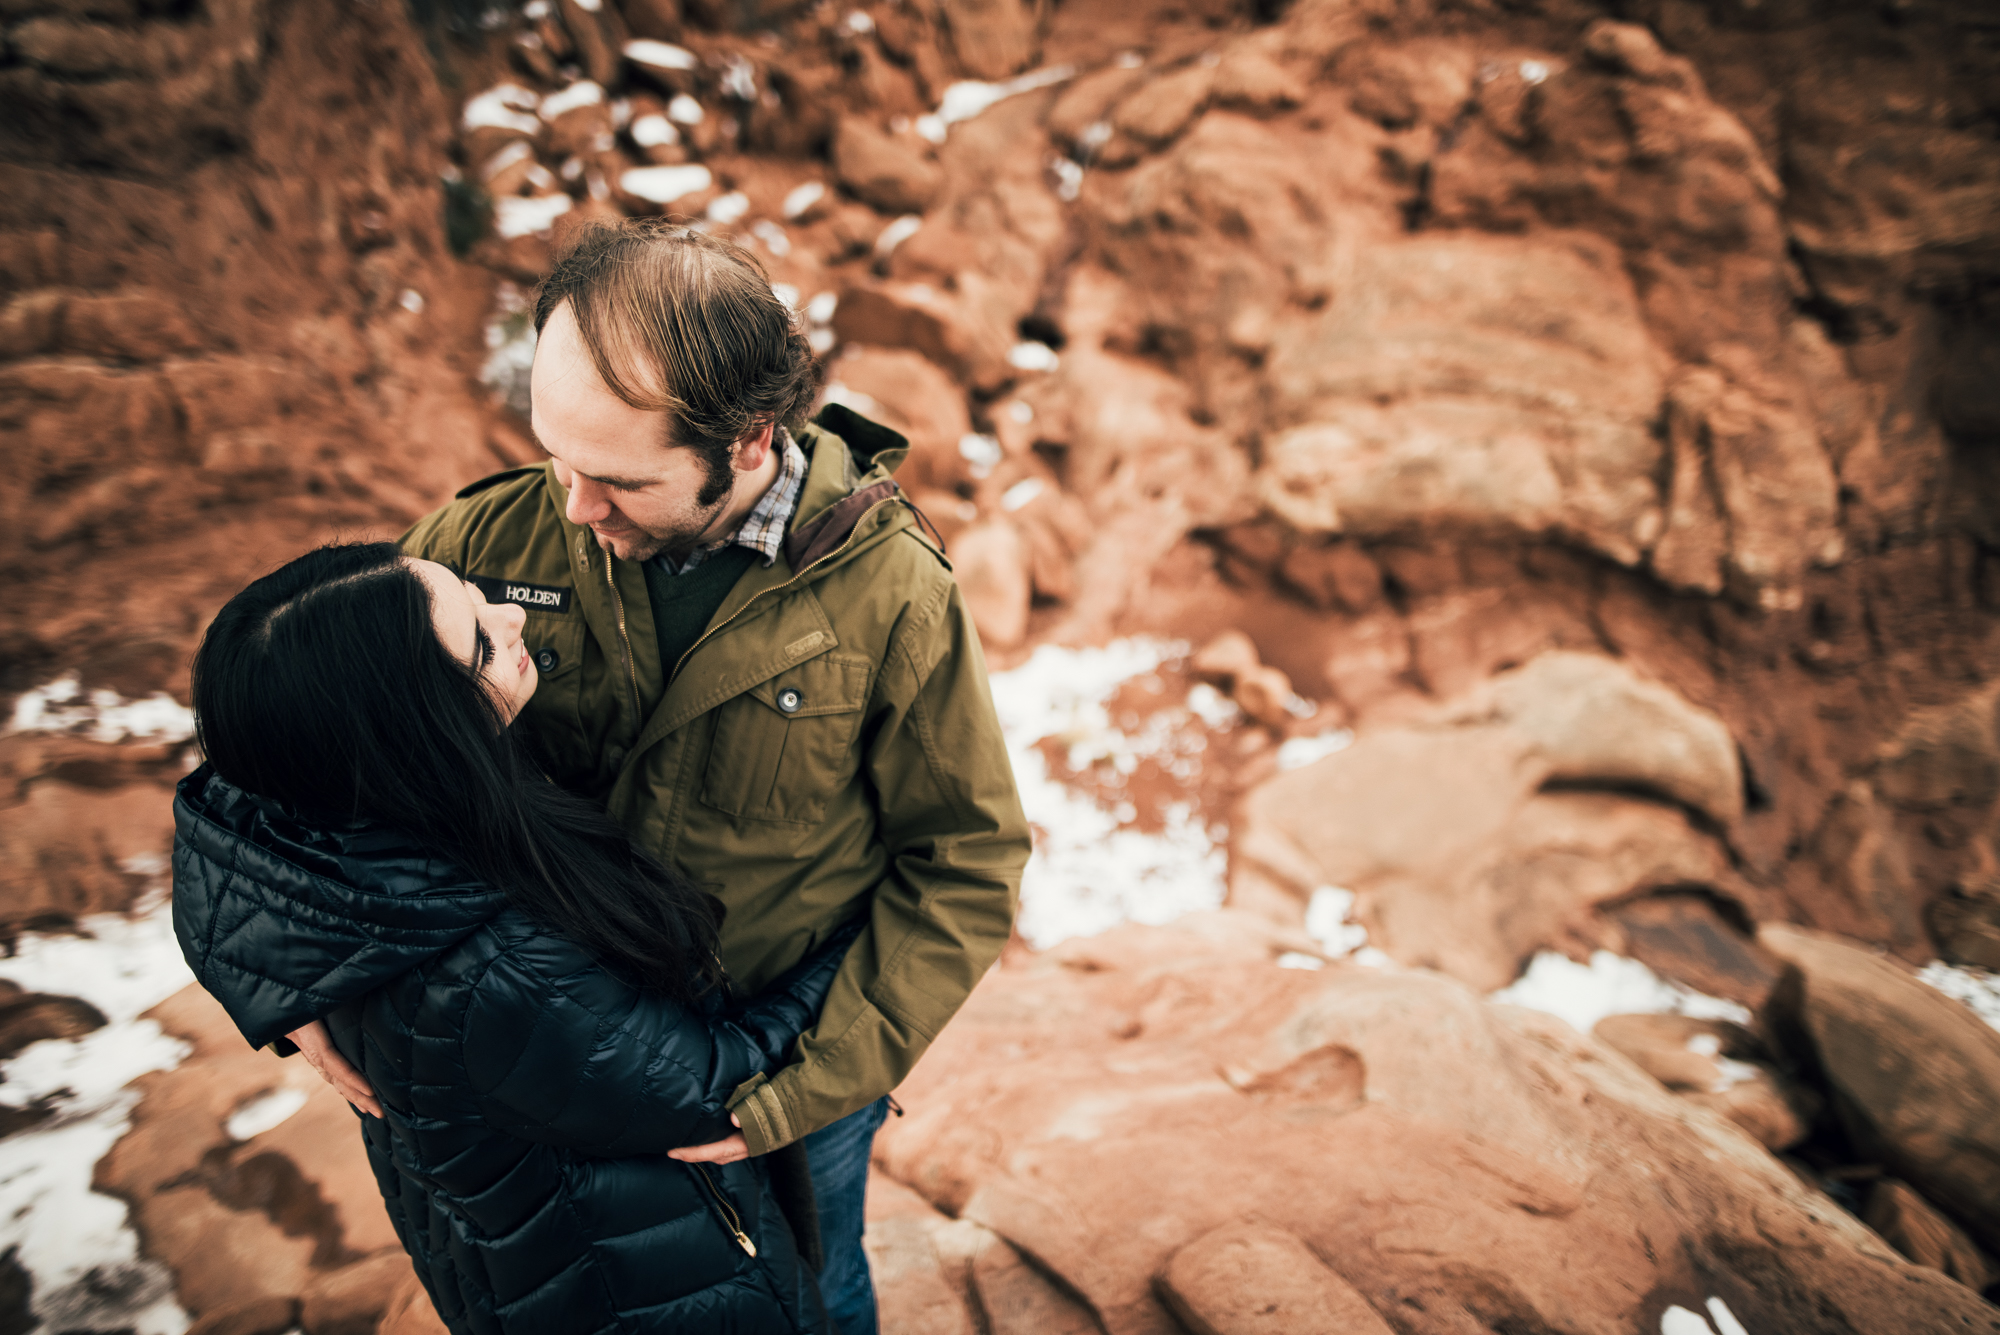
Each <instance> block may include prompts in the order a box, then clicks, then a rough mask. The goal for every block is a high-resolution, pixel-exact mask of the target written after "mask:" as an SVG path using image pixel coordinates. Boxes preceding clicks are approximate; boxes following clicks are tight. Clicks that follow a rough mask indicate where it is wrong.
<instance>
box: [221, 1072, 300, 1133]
mask: <svg viewBox="0 0 2000 1335" xmlns="http://www.w3.org/2000/svg"><path fill="white" fill-rule="evenodd" d="M305 1106H306V1092H305V1091H304V1090H303V1089H293V1088H292V1087H290V1086H289V1085H287V1086H284V1087H282V1088H279V1089H267V1090H265V1091H264V1092H263V1093H262V1094H259V1095H258V1096H257V1097H256V1098H254V1099H247V1100H245V1101H244V1102H243V1103H242V1104H241V1105H239V1106H238V1107H237V1109H236V1111H235V1112H233V1113H231V1114H229V1120H228V1121H226V1122H224V1123H223V1124H222V1129H223V1130H224V1131H227V1132H228V1133H229V1138H230V1139H231V1140H250V1139H253V1138H254V1137H257V1136H261V1135H263V1134H264V1133H265V1132H266V1131H269V1130H270V1129H271V1128H272V1127H275V1126H280V1125H282V1124H283V1123H284V1121H285V1119H286V1118H288V1117H290V1116H291V1115H292V1114H293V1113H295V1112H297V1111H298V1110H299V1109H301V1108H303V1107H305Z"/></svg>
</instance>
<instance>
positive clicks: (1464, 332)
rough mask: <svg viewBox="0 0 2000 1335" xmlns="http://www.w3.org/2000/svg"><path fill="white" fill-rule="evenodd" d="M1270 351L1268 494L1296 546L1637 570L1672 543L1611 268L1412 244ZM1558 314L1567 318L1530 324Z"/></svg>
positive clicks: (1384, 256) (1645, 378)
mask: <svg viewBox="0 0 2000 1335" xmlns="http://www.w3.org/2000/svg"><path fill="white" fill-rule="evenodd" d="M1352 264H1353V271H1352V275H1351V277H1348V278H1347V279H1346V281H1344V282H1343V283H1341V284H1340V286H1339V290H1338V292H1337V293H1336V294H1335V296H1334V297H1333V299H1332V300H1331V301H1330V302H1328V303H1326V305H1325V309H1324V312H1323V313H1322V314H1321V315H1319V316H1318V317H1316V318H1315V320H1314V322H1313V323H1312V324H1311V325H1310V326H1309V327H1307V328H1306V329H1304V330H1302V331H1301V333H1300V335H1299V336H1297V337H1292V338H1287V339H1284V340H1280V341H1279V342H1277V343H1276V344H1275V345H1274V346H1273V347H1272V350H1271V354H1270V359H1269V362H1268V364H1267V373H1266V379H1267V382H1268V384H1269V387H1270V391H1271V393H1272V395H1273V396H1274V400H1275V403H1274V406H1275V407H1276V409H1277V413H1278V415H1279V418H1280V420H1281V421H1283V420H1290V421H1293V422H1297V423H1298V425H1296V426H1292V427H1290V428H1289V429H1287V430H1284V431H1281V432H1277V433H1275V434H1274V437H1273V439H1272V440H1271V441H1270V443H1269V444H1268V445H1267V452H1266V459H1267V462H1266V464H1265V467H1264V470H1263V471H1262V473H1261V475H1260V490H1259V495H1260V496H1261V497H1262V498H1263V500H1264V501H1265V503H1266V504H1267V505H1268V506H1269V507H1270V509H1271V510H1272V512H1273V513H1275V514H1278V515H1279V516H1281V517H1282V518H1284V519H1286V520H1287V521H1288V522H1290V523H1291V524H1293V525H1294V526H1295V527H1297V528H1299V529H1300V530H1301V531H1303V532H1312V533H1334V532H1350V533H1355V534H1361V535H1376V536H1393V535H1396V534H1404V533H1410V532H1414V531H1417V530H1419V529H1423V530H1427V531H1430V532H1434V533H1435V532H1471V533H1522V534H1563V535H1567V536H1569V537H1571V538H1573V539H1575V540H1577V541H1580V542H1582V543H1584V544H1585V545H1587V546H1590V547H1592V548H1594V549H1596V550H1598V551H1601V552H1603V553H1604V554H1605V555H1607V556H1610V557H1612V558H1613V559H1614V560H1618V561H1621V562H1625V563H1627V564H1635V563H1637V562H1638V561H1639V560H1640V558H1641V557H1642V556H1643V554H1644V553H1645V551H1646V550H1647V549H1648V548H1649V547H1651V545H1652V544H1653V542H1654V541H1655V539H1657V538H1658V537H1659V534H1660V531H1661V522H1662V521H1661V512H1660V496H1659V494H1658V491H1657V488H1656V485H1655V482H1654V476H1655V474H1656V472H1657V471H1658V468H1659V463H1660V457H1661V455H1660V447H1659V443H1658V442H1657V441H1656V440H1655V439H1654V437H1653V433H1652V422H1653V420H1654V419H1655V418H1656V416H1657V415H1658V409H1659V403H1660V396H1661V388H1662V386H1661V374H1660V369H1659V359H1658V354H1657V353H1656V352H1655V350H1654V349H1653V346H1652V344H1651V341H1650V339H1649V337H1648V335H1647V332H1646V328H1645V325H1644V322H1643V320H1642V319H1641V316H1640V313H1639V309H1638V304H1637V301H1636V299H1635V298H1634V296H1633V293H1632V290H1631V288H1630V285H1629V282H1628V280H1626V278H1625V277H1624V275H1623V274H1622V272H1620V270H1619V268H1618V265H1617V261H1616V260H1615V258H1614V257H1612V256H1610V255H1607V254H1604V253H1602V252H1600V251H1599V250H1597V249H1595V248H1592V247H1589V246H1581V245H1580V246H1574V247H1572V246H1562V245H1554V244H1524V243H1518V242H1508V243H1505V244H1502V243H1499V242H1498V241H1497V240H1493V239H1483V238H1478V239H1476V238H1471V237H1453V238H1439V239H1431V238H1415V239H1410V240H1404V241H1396V242H1384V243H1380V244H1376V245H1370V246H1364V247H1362V248H1360V249H1359V250H1358V251H1357V253H1356V254H1355V257H1354V259H1353V261H1352ZM1555 310H1560V311H1562V312H1563V313H1564V314H1563V317H1562V318H1561V319H1560V320H1559V321H1555V322H1547V321H1542V320H1539V319H1537V318H1531V317H1530V315H1529V313H1530V312H1541V311H1555Z"/></svg>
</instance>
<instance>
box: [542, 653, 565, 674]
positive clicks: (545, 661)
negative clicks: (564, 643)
mask: <svg viewBox="0 0 2000 1335" xmlns="http://www.w3.org/2000/svg"><path fill="white" fill-rule="evenodd" d="M560 662H562V655H561V654H558V653H557V652H556V651H555V650H553V649H538V650H536V651H535V666H536V667H538V668H540V669H541V670H542V671H544V672H554V671H555V670H556V664H558V663H560Z"/></svg>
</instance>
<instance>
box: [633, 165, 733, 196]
mask: <svg viewBox="0 0 2000 1335" xmlns="http://www.w3.org/2000/svg"><path fill="white" fill-rule="evenodd" d="M714 183H715V177H714V175H713V174H712V173H711V172H710V171H709V170H708V168H706V167H704V166H702V165H701V164H700V163H698V162H692V163H688V164H686V165H684V166H679V167H634V168H632V169H631V170H630V171H625V172H620V173H619V175H618V187H619V189H621V190H623V191H624V192H625V193H626V194H628V195H637V196H638V197H639V198H641V199H645V200H651V201H652V202H653V203H655V204H671V203H673V202H674V201H675V200H677V199H679V198H681V197H682V196H683V195H692V194H694V193H696V192H697V191H701V190H706V189H708V187H709V186H711V185H713V184H714Z"/></svg>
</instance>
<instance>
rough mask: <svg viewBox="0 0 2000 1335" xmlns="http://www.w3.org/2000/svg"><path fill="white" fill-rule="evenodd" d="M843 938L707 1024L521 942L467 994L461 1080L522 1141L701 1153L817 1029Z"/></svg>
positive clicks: (555, 940) (550, 949) (590, 967)
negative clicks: (751, 1092) (743, 1092)
mask: <svg viewBox="0 0 2000 1335" xmlns="http://www.w3.org/2000/svg"><path fill="white" fill-rule="evenodd" d="M854 936H855V933H854V932H852V931H847V932H843V933H840V934H838V935H836V937H834V938H833V939H832V940H830V941H829V943H828V944H827V945H826V946H824V947H822V948H821V949H820V950H819V951H818V952H816V953H815V954H813V955H812V956H811V957H809V958H808V959H807V960H806V962H805V963H803V964H801V965H800V966H799V967H798V968H796V969H794V970H793V971H792V972H791V973H789V974H787V975H786V976H784V977H783V978H780V979H779V980H778V981H777V982H776V983H775V984H773V985H772V986H771V987H770V988H769V989H767V990H766V991H765V992H764V993H763V994H762V995H760V996H759V997H758V998H757V999H756V1000H755V1001H754V1002H752V1003H750V1004H749V1005H748V1006H745V1007H743V1008H742V1009H740V1010H738V1011H735V1012H733V1013H731V1014H729V1015H725V1016H717V1017H710V1016H702V1015H699V1014H697V1013H695V1012H693V1011H690V1010H688V1009H687V1008H685V1007H683V1006H680V1005H678V1004H676V1003H674V1002H672V1001H669V1000H667V999H666V998H664V997H661V996H658V995H656V994H652V993H647V992H642V991H640V990H638V989H636V988H633V987H631V986H629V985H627V984H625V983H623V982H621V981H620V980H619V979H618V978H616V977H615V976H614V975H612V974H610V973H609V972H607V971H606V970H605V969H604V968H603V967H601V966H600V965H598V964H597V963H595V962H594V961H593V960H591V959H590V957H589V956H588V955H587V954H585V953H584V952H583V951H581V950H579V949H578V948H577V947H576V946H575V945H574V944H572V943H570V942H568V941H565V940H563V939H562V938H560V937H555V936H550V935H546V934H536V935H532V936H524V937H522V938H519V939H516V940H513V941H511V942H509V943H507V944H506V946H505V948H504V949H503V950H501V952H500V953H499V954H497V955H496V956H495V958H494V959H493V961H492V962H491V964H490V965H489V966H488V967H487V968H486V969H485V971H484V972H483V973H482V974H481V975H480V976H479V977H478V978H477V980H476V982H474V984H473V986H472V987H471V990H470V994H469V997H468V1000H467V1003H466V1005H465V1007H464V1009H463V1011H462V1018H461V1028H460V1034H459V1042H460V1051H461V1054H462V1056H463V1061H464V1069H465V1072H466V1076H467V1078H468V1080H469V1081H470V1083H471V1086H472V1089H473V1091H474V1093H475V1094H476V1095H477V1096H478V1097H479V1101H480V1105H481V1110H482V1112H483V1113H484V1115H485V1116H486V1118H487V1120H488V1121H489V1122H490V1123H491V1124H492V1125H493V1126H495V1127H496V1128H498V1129H501V1130H504V1131H506V1132H507V1133H508V1134H510V1135H517V1136H521V1137H523V1138H524V1139H529V1140H536V1141H542V1142H545V1143H549V1144H557V1145H564V1146H567V1147H569V1148H572V1149H577V1150H582V1151H585V1152H587V1153H591V1154H600V1155H606V1156H617V1155H627V1154H646V1153H659V1152H662V1151H665V1150H668V1149H673V1148H675V1147H678V1146H681V1145H687V1144H700V1143H703V1142H707V1141H713V1140H715V1139H717V1138H719V1137H722V1136H725V1135H727V1134H728V1133H729V1131H730V1129H731V1124H730V1120H729V1113H728V1109H727V1102H728V1099H729V1096H730V1094H731V1093H732V1092H733V1091H734V1090H735V1089H736V1087H737V1086H738V1085H740V1084H742V1083H743V1082H744V1081H746V1080H748V1079H750V1078H751V1077H752V1076H754V1075H756V1074H758V1073H759V1072H769V1071H771V1070H775V1069H776V1068H777V1067H778V1066H779V1065H780V1064H781V1063H782V1062H783V1061H784V1060H785V1057H786V1055H787V1053H788V1052H789V1050H790V1048H791V1046H792V1044H793V1043H794V1042H795V1041H796V1040H797V1038H798V1036H799V1034H800V1033H802V1032H804V1030H805V1029H806V1028H807V1027H808V1026H809V1025H811V1024H812V1023H813V1021H814V1020H815V1019H816V1018H817V1016H818V1014H819V1009H820V1006H821V1004H822V1003H823V1002H824V1001H825V999H826V992H827V988H828V987H829V986H830V985H831V984H832V981H833V976H834V974H835V973H836V972H837V971H838V969H839V967H840V962H841V960H842V958H843V957H844V956H845V955H846V951H847V947H848V945H850V944H851V943H852V941H853V939H854Z"/></svg>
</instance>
